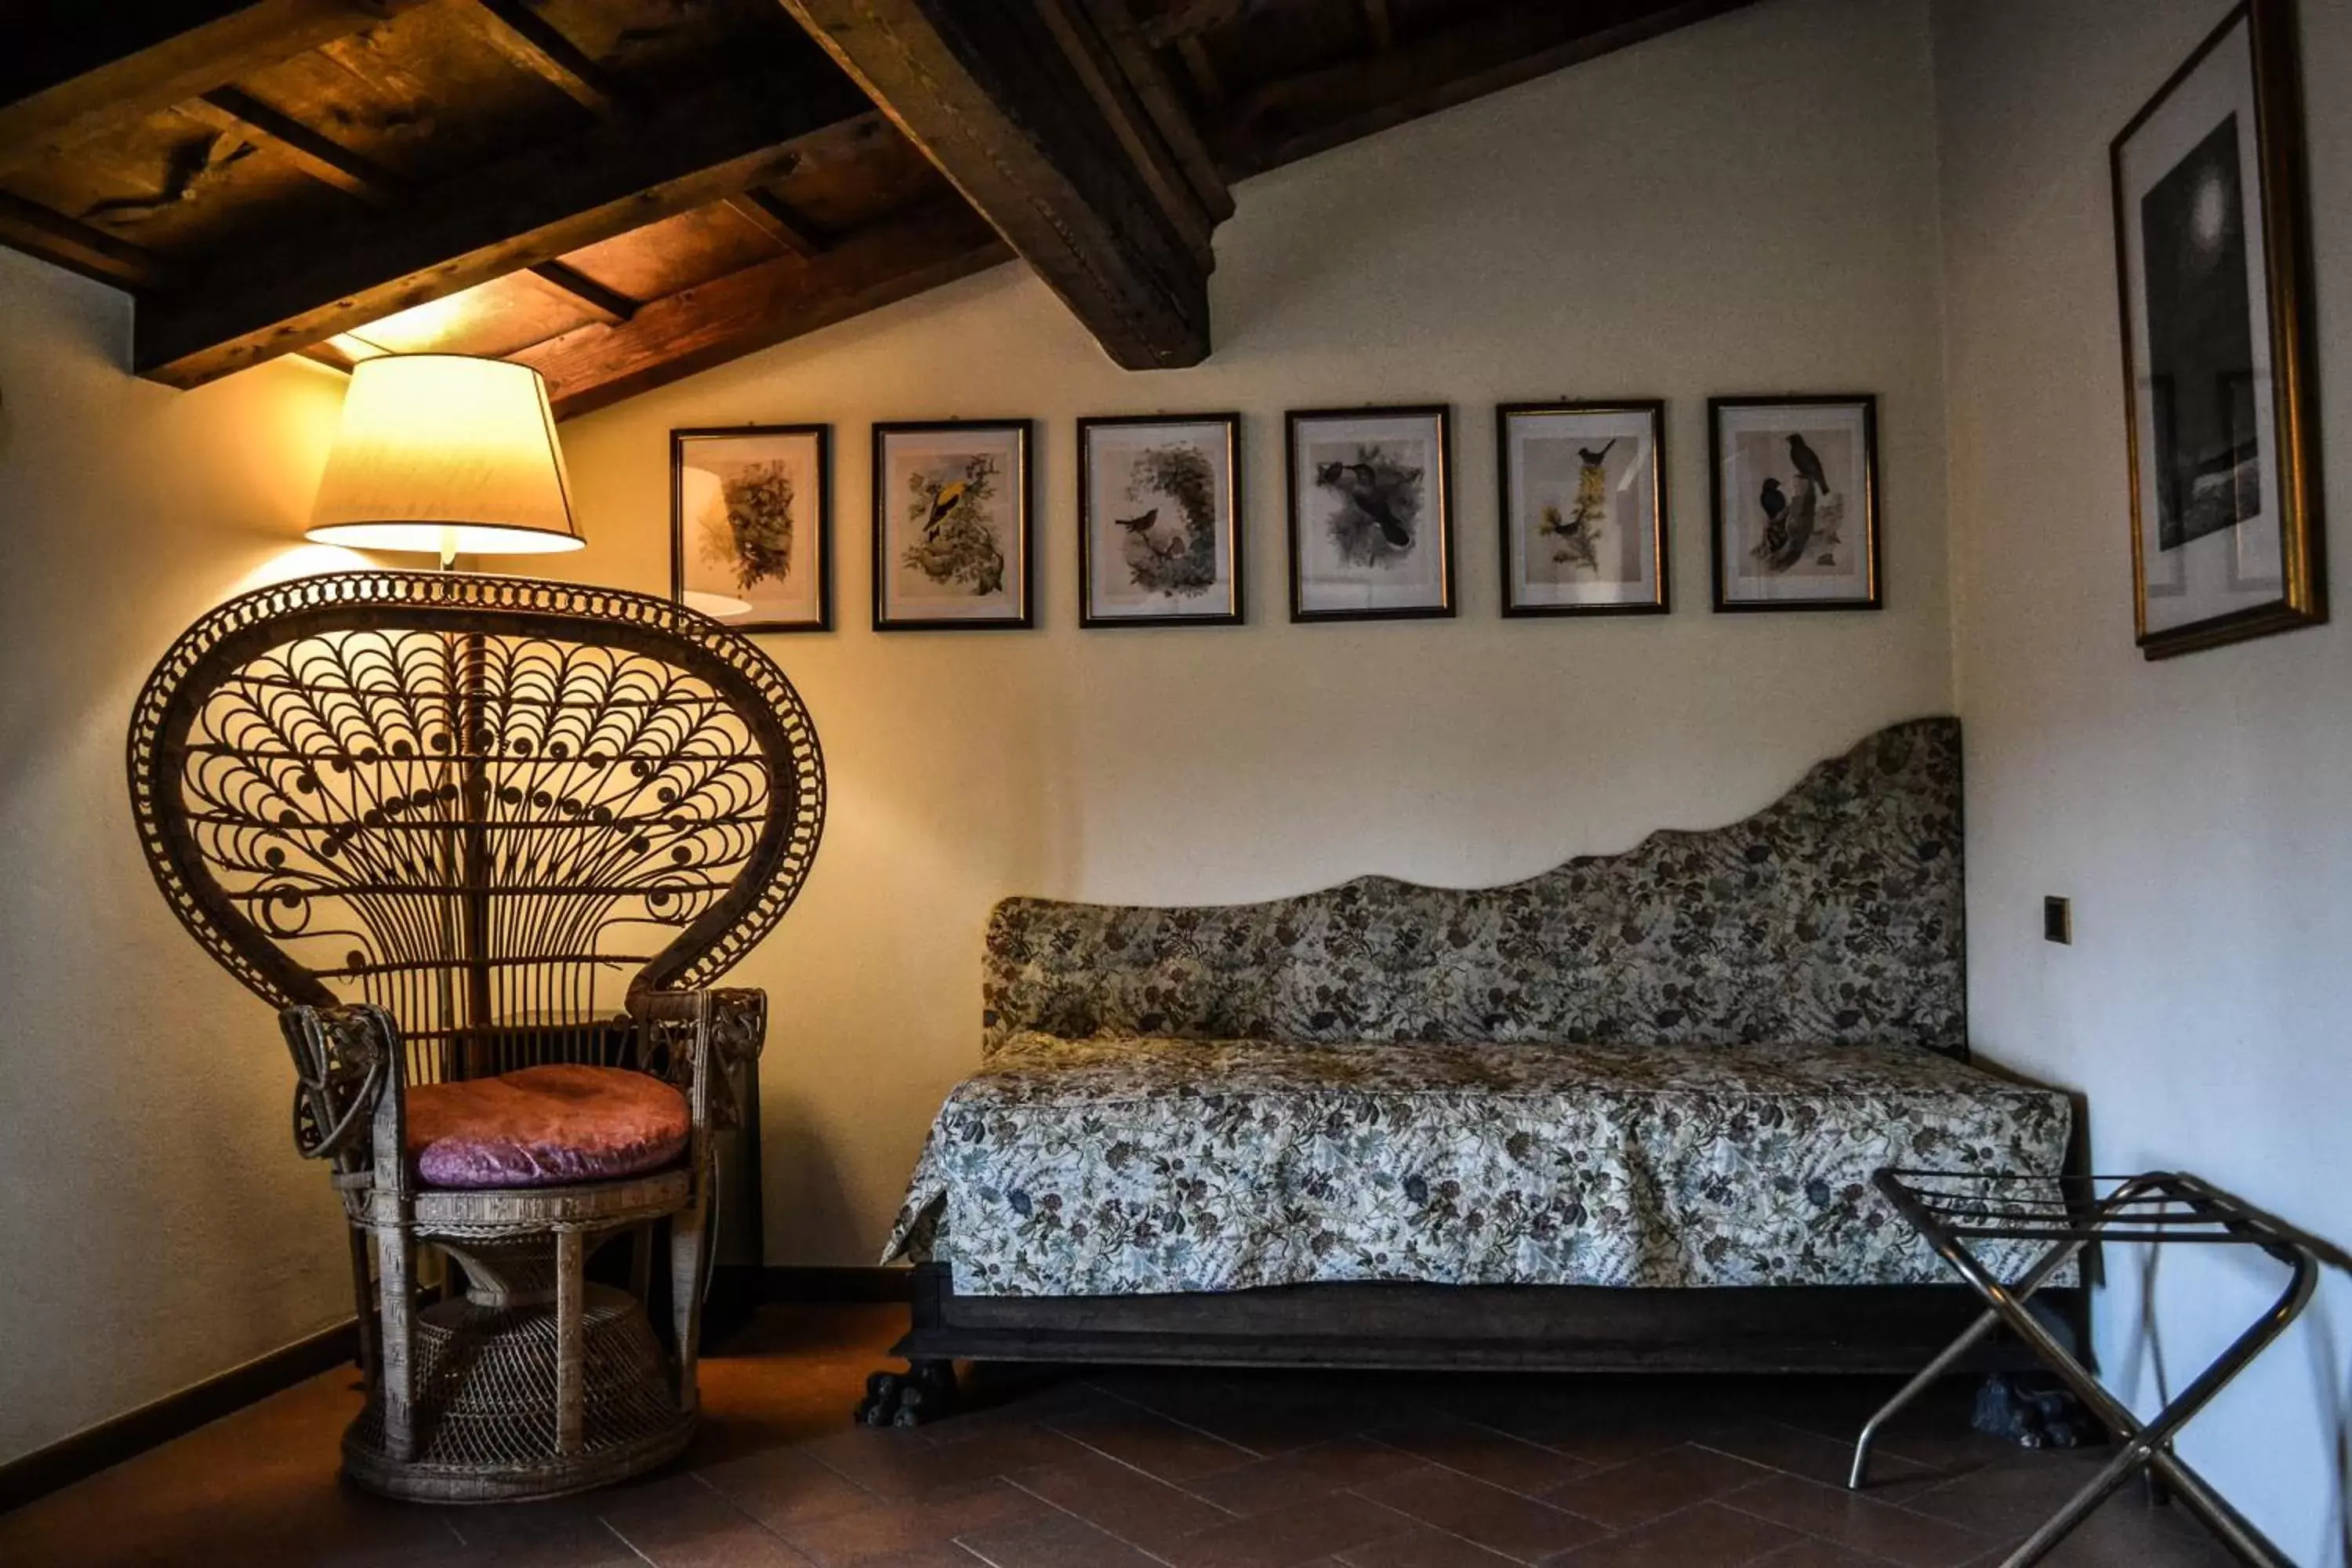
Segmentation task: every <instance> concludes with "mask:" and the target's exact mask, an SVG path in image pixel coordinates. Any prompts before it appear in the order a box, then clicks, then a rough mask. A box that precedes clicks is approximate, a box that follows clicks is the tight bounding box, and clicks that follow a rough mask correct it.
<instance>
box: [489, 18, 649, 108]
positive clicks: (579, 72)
mask: <svg viewBox="0 0 2352 1568" xmlns="http://www.w3.org/2000/svg"><path fill="white" fill-rule="evenodd" d="M464 11H465V14H466V15H467V16H469V17H471V18H472V19H473V20H474V22H475V24H476V26H475V31H476V33H477V34H478V35H479V37H481V38H482V40H483V41H484V42H485V43H488V45H489V46H490V47H492V48H494V49H496V50H498V51H499V53H500V54H502V55H504V56H505V57H506V58H508V59H509V60H510V61H512V62H513V63H514V64H516V65H518V66H520V67H521V68H523V69H525V70H527V71H529V72H530V73H531V74H532V75H534V76H536V77H538V78H540V79H541V80H543V81H545V82H547V83H548V84H549V85H550V86H551V87H554V88H556V89H558V90H560V91H562V93H563V94H564V96H566V97H567V98H569V99H571V100H572V102H574V103H576V104H578V105H579V106H580V107H581V108H583V109H584V110H588V111H589V112H590V113H592V114H594V115H598V116H600V117H604V118H610V117H611V116H612V115H614V114H615V113H617V112H618V111H619V108H620V91H619V89H617V88H616V87H615V86H614V83H613V79H612V77H611V76H610V75H609V74H607V72H606V71H605V69H604V67H602V66H600V65H598V64H597V63H596V62H595V61H594V60H593V59H590V58H588V56H587V55H586V53H584V52H583V50H582V49H581V48H580V47H579V46H578V45H576V44H574V43H573V42H572V40H571V39H570V38H568V37H564V36H563V34H562V32H561V31H559V30H558V29H557V28H556V27H555V26H554V25H553V24H552V23H551V22H549V21H548V20H547V18H546V17H544V16H541V15H540V14H539V13H538V12H536V11H534V10H532V9H531V8H530V6H528V5H523V4H521V3H520V0H465V5H464Z"/></svg>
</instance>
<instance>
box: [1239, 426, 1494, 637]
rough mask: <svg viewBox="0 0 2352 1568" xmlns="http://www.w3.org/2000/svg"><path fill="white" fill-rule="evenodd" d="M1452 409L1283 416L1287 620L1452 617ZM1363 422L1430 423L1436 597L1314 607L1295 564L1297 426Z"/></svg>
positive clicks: (1298, 495) (1454, 596) (1297, 548)
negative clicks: (1395, 602)
mask: <svg viewBox="0 0 2352 1568" xmlns="http://www.w3.org/2000/svg"><path fill="white" fill-rule="evenodd" d="M1453 418H1454V410H1453V406H1452V405H1450V404H1444V403H1415V404H1375V405H1362V406H1359V407H1354V408H1293V409H1289V410H1286V412H1285V413H1284V415H1283V416H1282V420H1283V442H1282V467H1283V476H1284V480H1285V486H1284V489H1285V496H1286V503H1285V511H1286V514H1287V515H1286V518H1285V520H1284V533H1285V536H1286V539H1287V541H1288V549H1289V558H1290V566H1289V578H1290V618H1291V620H1292V621H1293V622H1296V623H1300V624H1312V623H1317V622H1329V621H1407V620H1446V619H1451V618H1452V617H1453V616H1454V614H1455V613H1456V601H1457V599H1458V596H1459V595H1458V594H1457V591H1456V588H1455V580H1454V428H1453ZM1367 419H1426V420H1432V421H1433V422H1434V423H1435V425H1436V463H1437V482H1436V483H1435V484H1434V485H1433V486H1431V487H1430V492H1431V493H1432V494H1433V495H1434V496H1435V497H1436V500H1437V522H1438V559H1437V596H1436V598H1435V600H1434V601H1433V602H1432V603H1430V604H1426V605H1381V606H1378V607H1373V608H1361V609H1358V608H1348V609H1314V608H1309V607H1308V606H1307V604H1306V602H1305V598H1306V593H1307V589H1306V585H1305V584H1304V583H1303V582H1302V577H1303V571H1302V567H1301V564H1300V545H1301V542H1302V531H1301V530H1300V527H1299V509H1300V502H1301V501H1302V500H1303V499H1304V496H1303V492H1302V491H1301V489H1300V477H1301V476H1300V474H1299V471H1298V446H1299V437H1300V431H1301V427H1302V426H1308V425H1311V424H1315V423H1318V422H1320V423H1331V424H1336V423H1340V422H1343V421H1357V420H1367Z"/></svg>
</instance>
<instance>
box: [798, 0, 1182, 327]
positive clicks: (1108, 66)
mask: <svg viewBox="0 0 2352 1568" xmlns="http://www.w3.org/2000/svg"><path fill="white" fill-rule="evenodd" d="M782 4H783V5H784V6H785V8H786V9H787V10H789V11H791V12H792V14H793V16H794V17H796V18H797V19H798V20H799V21H800V23H801V25H802V26H804V27H806V28H807V29H808V30H809V32H810V34H811V35H812V36H814V37H815V38H816V39H817V40H818V42H820V43H822V44H823V45H824V47H826V48H827V49H828V50H830V51H831V52H832V54H833V56H834V58H835V59H836V60H838V61H839V62H840V63H841V65H842V67H843V68H845V70H847V71H848V72H849V74H850V75H851V76H852V77H854V78H856V80H857V81H858V83H859V85H860V86H862V87H864V88H865V89H866V92H867V94H868V95H869V96H870V97H871V98H872V99H873V100H874V101H875V102H876V103H877V104H879V105H880V106H881V107H882V110H883V111H884V112H885V113H887V114H888V115H889V116H890V118H891V119H892V120H893V121H897V123H898V127H899V129H900V130H902V131H904V132H906V133H907V134H908V137H909V139H911V140H912V141H913V142H914V143H915V145H916V146H918V147H919V148H920V149H921V150H922V151H923V153H924V154H925V155H926V156H928V157H929V159H930V160H931V162H932V163H935V164H937V165H938V166H939V168H940V171H941V172H942V173H943V174H946V175H947V177H948V179H949V180H950V182H952V183H953V184H954V185H955V186H956V188H957V189H958V190H959V191H961V192H962V193H963V195H964V197H965V199H966V200H968V201H970V202H971V205H973V206H974V207H975V208H977V209H978V210H979V212H980V214H981V215H982V216H983V217H985V218H987V220H988V221H989V223H990V224H991V225H992V226H994V227H995V229H996V231H997V232H998V233H999V234H1001V235H1003V237H1004V238H1005V240H1006V242H1007V243H1008V244H1010V245H1011V246H1012V247H1013V249H1014V250H1015V251H1017V252H1018V253H1019V254H1020V255H1021V256H1022V258H1024V259H1025V260H1026V261H1027V262H1028V263H1029V265H1030V266H1031V267H1032V268H1034V269H1035V270H1036V272H1037V275H1038V276H1039V277H1040V278H1042V279H1045V283H1046V285H1047V286H1048V287H1049V288H1051V289H1053V290H1054V291H1055V293H1056V294H1059V295H1060V296H1061V297H1062V300H1064V302H1065V303H1066V304H1067V305H1068V306H1069V307H1070V309H1071V310H1072V311H1073V313H1075V314H1076V316H1077V318H1078V320H1079V321H1081V322H1083V323H1084V324H1085V325H1086V327H1087V331H1090V332H1092V333H1093V334H1094V336H1095V339H1096V341H1097V342H1099V343H1100V344H1101V345H1102V346H1103V348H1104V350H1105V352H1107V353H1108V354H1109V355H1110V357H1111V358H1112V359H1113V360H1114V361H1116V362H1117V363H1120V364H1122V365H1125V366H1127V367H1128V368H1129V369H1131V370H1154V369H1164V368H1171V367H1175V366H1180V365H1190V364H1198V363H1201V361H1202V360H1203V359H1205V358H1207V357H1208V353H1209V295H1208V271H1209V268H1208V264H1207V262H1206V260H1204V258H1203V257H1202V254H1201V248H1202V247H1200V246H1199V245H1198V244H1196V242H1195V235H1196V233H1198V232H1202V231H1203V230H1204V229H1205V227H1206V226H1213V223H1214V221H1215V220H1214V218H1213V217H1210V216H1207V215H1206V214H1205V212H1204V211H1202V210H1201V209H1199V208H1198V207H1197V205H1196V204H1197V197H1195V196H1192V195H1190V187H1189V186H1181V187H1176V186H1171V183H1170V182H1169V181H1167V180H1166V179H1165V178H1164V177H1163V176H1161V175H1160V174H1157V173H1156V172H1154V171H1153V170H1152V169H1151V168H1150V167H1149V166H1148V165H1147V163H1145V162H1143V161H1141V160H1139V158H1138V157H1137V155H1136V153H1135V150H1134V149H1135V147H1136V145H1137V142H1138V139H1139V137H1150V138H1154V139H1156V138H1157V137H1158V135H1159V132H1158V131H1157V129H1156V128H1153V127H1151V126H1150V125H1149V124H1147V123H1139V122H1137V121H1134V120H1133V119H1130V118H1129V116H1128V115H1126V114H1122V113H1121V112H1120V111H1118V110H1116V109H1115V108H1108V107H1107V101H1106V100H1107V98H1108V99H1112V100H1115V99H1116V98H1117V97H1118V93H1117V92H1116V91H1114V92H1113V93H1111V94H1108V95H1107V94H1105V93H1103V92H1101V91H1099V90H1096V89H1090V88H1089V87H1088V85H1087V83H1088V81H1089V79H1098V78H1099V79H1110V78H1114V77H1115V78H1117V79H1118V80H1119V81H1124V80H1125V77H1124V72H1123V69H1122V68H1121V67H1120V66H1119V65H1118V61H1117V58H1116V57H1115V56H1113V55H1112V54H1111V53H1110V51H1109V50H1108V46H1106V45H1105V44H1104V43H1103V42H1102V40H1101V37H1100V35H1099V32H1098V31H1097V29H1096V28H1095V27H1094V26H1093V25H1092V22H1091V19H1090V18H1088V17H1087V16H1086V15H1085V14H1084V13H1083V12H1082V11H1079V10H1078V9H1077V8H1076V6H1075V5H1066V4H1064V3H1063V0H1045V5H1042V6H1041V5H990V6H973V5H968V4H959V3H957V0H782ZM1047 7H1050V8H1051V9H1052V10H1053V12H1054V15H1053V16H1051V17H1050V18H1049V17H1048V16H1047V15H1046V14H1045V11H1046V8H1047ZM1120 121H1124V122H1120ZM1175 189H1181V190H1182V191H1183V192H1185V193H1186V199H1185V200H1183V201H1176V202H1171V190H1175ZM1188 208H1190V209H1191V210H1188Z"/></svg>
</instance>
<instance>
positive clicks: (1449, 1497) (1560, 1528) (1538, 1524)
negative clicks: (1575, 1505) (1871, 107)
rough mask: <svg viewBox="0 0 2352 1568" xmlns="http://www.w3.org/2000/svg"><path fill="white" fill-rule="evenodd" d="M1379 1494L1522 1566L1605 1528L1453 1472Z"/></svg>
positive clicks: (1406, 1481)
mask: <svg viewBox="0 0 2352 1568" xmlns="http://www.w3.org/2000/svg"><path fill="white" fill-rule="evenodd" d="M1377 1495H1378V1497H1379V1498H1380V1500H1381V1503H1382V1505H1384V1506H1385V1507H1388V1508H1392V1509H1395V1510H1398V1511H1399V1512H1401V1513H1406V1514H1410V1515H1412V1517H1413V1518H1414V1519H1417V1520H1419V1521H1421V1522H1423V1524H1430V1525H1434V1526H1436V1527H1437V1528H1438V1529H1440V1530H1443V1531H1450V1532H1451V1533H1453V1534H1455V1535H1459V1536H1462V1537H1464V1538H1465V1539H1466V1540H1469V1541H1474V1542H1477V1543H1478V1544H1479V1545H1481V1546H1484V1547H1487V1548H1489V1549H1491V1550H1493V1551H1496V1552H1501V1553H1503V1555H1505V1556H1506V1557H1512V1558H1517V1560H1518V1561H1519V1562H1522V1563H1532V1562H1534V1561H1536V1560H1537V1559H1538V1558H1539V1557H1548V1556H1549V1555H1551V1554H1552V1553H1554V1552H1565V1551H1566V1550H1568V1549H1569V1548H1570V1547H1571V1546H1580V1545H1582V1544H1583V1543H1584V1542H1588V1541H1591V1540H1592V1539H1593V1538H1594V1537H1595V1536H1598V1535H1600V1534H1601V1533H1602V1531H1601V1527H1600V1526H1599V1525H1596V1524H1592V1523H1591V1522H1589V1521H1585V1520H1581V1519H1579V1518H1577V1517H1576V1516H1575V1515H1574V1514H1572V1513H1567V1512H1564V1511H1562V1510H1559V1509H1556V1508H1553V1507H1551V1506H1550V1505H1549V1504H1548V1503H1540V1502H1538V1501H1536V1500H1534V1499H1532V1498H1526V1497H1521V1496H1520V1495H1519V1494H1518V1493H1517V1492H1513V1491H1506V1490H1504V1489H1502V1488H1501V1487H1496V1486H1489V1485H1487V1484H1486V1482H1485V1481H1481V1480H1475V1479H1472V1478H1471V1477H1469V1476H1465V1475H1461V1474H1458V1473H1456V1472H1454V1471H1452V1470H1436V1471H1433V1472H1430V1473H1428V1474H1425V1475H1413V1476H1408V1477H1404V1478H1402V1479H1398V1480H1395V1481H1391V1482H1390V1483H1388V1484H1386V1485H1384V1486H1382V1487H1381V1488H1380V1489H1379V1491H1378V1493H1377Z"/></svg>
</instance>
